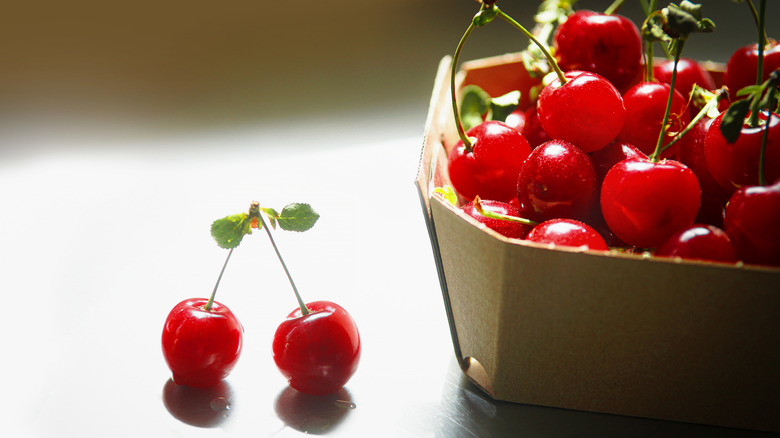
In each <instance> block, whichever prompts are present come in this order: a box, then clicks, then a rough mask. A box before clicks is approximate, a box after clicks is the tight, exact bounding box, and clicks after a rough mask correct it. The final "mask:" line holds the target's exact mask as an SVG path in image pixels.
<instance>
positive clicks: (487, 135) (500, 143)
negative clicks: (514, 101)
mask: <svg viewBox="0 0 780 438" xmlns="http://www.w3.org/2000/svg"><path fill="white" fill-rule="evenodd" d="M466 135H467V136H468V137H473V138H475V139H476V141H475V142H474V144H473V145H472V146H467V145H465V144H464V142H463V141H462V140H461V141H459V142H458V143H457V144H456V145H455V146H454V147H453V148H452V150H450V153H449V158H448V166H447V168H448V172H449V176H450V182H451V183H452V185H453V187H454V188H455V190H456V191H457V192H458V193H459V194H460V195H461V196H463V197H464V198H465V199H467V200H472V199H474V197H476V196H479V197H481V198H484V199H492V200H496V201H509V200H511V199H512V198H514V197H515V196H516V194H517V193H516V190H517V175H518V173H520V166H522V164H523V161H524V160H525V158H526V157H527V156H528V154H530V153H531V147H530V146H529V145H528V142H527V141H526V140H525V138H523V136H522V135H520V133H518V132H517V131H516V130H514V129H512V128H510V127H509V126H507V125H506V124H505V123H503V122H499V121H487V122H483V123H481V124H479V125H477V126H475V127H473V128H471V129H470V130H469V131H468V132H467V133H466Z"/></svg>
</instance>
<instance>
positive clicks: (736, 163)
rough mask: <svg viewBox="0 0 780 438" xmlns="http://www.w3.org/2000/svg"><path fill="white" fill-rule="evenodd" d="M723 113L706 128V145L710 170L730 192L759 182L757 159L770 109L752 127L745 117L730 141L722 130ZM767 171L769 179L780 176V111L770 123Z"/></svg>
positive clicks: (765, 161)
mask: <svg viewBox="0 0 780 438" xmlns="http://www.w3.org/2000/svg"><path fill="white" fill-rule="evenodd" d="M723 114H724V113H721V114H720V115H719V116H718V117H716V118H715V119H714V120H713V121H712V124H711V125H710V127H709V129H708V130H707V135H706V137H705V139H704V149H705V155H706V159H707V166H708V167H709V170H710V174H712V177H713V178H714V179H715V181H717V182H718V184H720V186H721V187H723V188H724V189H726V191H727V192H728V193H733V192H734V191H735V190H737V189H738V188H740V187H742V186H747V185H758V183H759V181H758V163H759V157H760V154H761V142H762V138H763V136H764V129H765V128H766V119H767V114H768V113H766V112H762V113H761V114H760V115H759V119H760V120H762V121H764V123H763V124H761V125H759V126H757V127H751V126H750V125H749V124H748V123H747V121H748V119H747V118H746V119H745V123H744V124H743V125H742V131H741V133H740V135H739V138H737V141H736V142H734V143H729V142H727V141H726V138H725V137H723V134H722V133H721V132H720V124H721V121H722V120H723ZM764 174H765V177H766V180H767V181H774V180H775V179H777V178H780V114H777V113H773V114H772V117H771V121H770V123H769V137H768V138H767V142H766V150H765V157H764Z"/></svg>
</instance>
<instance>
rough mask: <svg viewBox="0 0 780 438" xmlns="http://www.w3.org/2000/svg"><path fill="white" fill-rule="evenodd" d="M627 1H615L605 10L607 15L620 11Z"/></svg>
mask: <svg viewBox="0 0 780 438" xmlns="http://www.w3.org/2000/svg"><path fill="white" fill-rule="evenodd" d="M625 2H626V0H615V1H614V2H612V4H611V5H609V7H608V8H607V9H605V10H604V14H605V15H612V14H614V13H616V12H617V11H619V10H620V8H621V7H623V3H625Z"/></svg>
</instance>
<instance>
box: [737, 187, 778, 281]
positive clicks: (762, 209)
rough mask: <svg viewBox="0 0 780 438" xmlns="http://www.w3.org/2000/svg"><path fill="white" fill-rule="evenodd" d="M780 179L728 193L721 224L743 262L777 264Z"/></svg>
mask: <svg viewBox="0 0 780 438" xmlns="http://www.w3.org/2000/svg"><path fill="white" fill-rule="evenodd" d="M778 224H780V179H778V180H777V181H775V183H774V184H772V185H770V186H745V187H742V188H740V189H738V190H737V191H736V192H734V194H733V195H731V198H730V199H729V202H728V204H727V205H726V212H725V216H724V221H723V226H724V229H725V231H726V234H728V235H729V237H730V238H731V241H732V243H733V244H734V247H735V248H736V250H737V256H738V257H739V259H740V260H742V261H744V262H745V263H754V264H761V265H773V266H780V226H778Z"/></svg>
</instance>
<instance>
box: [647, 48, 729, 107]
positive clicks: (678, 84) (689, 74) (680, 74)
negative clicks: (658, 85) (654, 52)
mask: <svg viewBox="0 0 780 438" xmlns="http://www.w3.org/2000/svg"><path fill="white" fill-rule="evenodd" d="M673 70H674V60H670V59H666V60H663V61H660V62H655V63H653V76H654V77H655V79H656V80H658V81H659V82H662V83H664V84H671V83H672V71H673ZM694 85H698V86H699V87H701V88H704V89H705V90H710V91H711V90H714V89H715V80H714V79H713V78H712V75H711V74H710V72H708V71H707V70H705V69H704V67H702V66H701V64H699V63H698V62H697V61H695V60H693V59H691V58H680V60H679V61H678V63H677V78H676V79H675V81H674V88H675V89H676V90H677V91H679V92H680V94H682V95H683V97H685V98H687V97H689V96H690V95H691V91H692V90H693V86H694Z"/></svg>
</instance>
